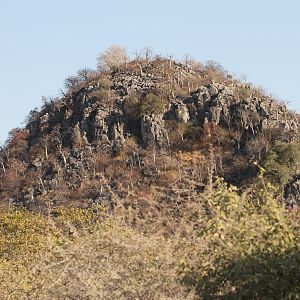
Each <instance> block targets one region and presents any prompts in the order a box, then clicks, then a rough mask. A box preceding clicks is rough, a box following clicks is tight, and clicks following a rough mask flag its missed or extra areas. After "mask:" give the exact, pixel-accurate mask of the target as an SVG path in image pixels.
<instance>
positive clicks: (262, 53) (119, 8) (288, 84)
mask: <svg viewBox="0 0 300 300" xmlns="http://www.w3.org/2000/svg"><path fill="white" fill-rule="evenodd" d="M299 10H300V3H298V2H297V1H296V0H295V1H291V0H290V1H285V2H284V3H283V2H281V1H265V2H264V3H261V2H259V1H258V0H255V1H252V2H251V3H248V4H247V3H245V2H244V3H241V1H237V0H231V1H226V3H223V2H222V1H216V0H215V1H210V2H209V3H206V2H205V1H196V0H187V1H185V2H184V3H173V2H172V1H169V0H166V1H164V2H163V3H162V2H161V1H157V0H154V1H152V2H151V5H149V4H145V3H141V2H140V1H136V0H131V1H127V2H126V3H124V2H122V1H116V0H115V1H110V2H109V3H99V1H96V0H90V1H87V2H85V3H82V2H81V1H71V0H65V1H64V2H61V1H58V0H54V1H51V2H50V1H45V2H44V3H41V2H39V1H37V0H29V1H27V2H26V3H23V2H21V1H11V2H9V3H8V2H3V1H0V17H1V18H0V25H1V27H0V37H1V42H2V43H1V44H2V47H1V49H0V66H1V68H0V79H1V85H2V91H1V100H0V104H1V110H0V126H1V131H0V142H3V141H4V140H5V139H6V137H7V133H8V131H9V130H11V129H12V128H14V127H20V125H21V123H22V121H23V120H24V119H25V117H26V116H27V115H28V113H29V112H30V110H32V109H34V108H35V107H39V106H40V105H41V104H42V102H41V98H42V96H50V97H54V96H57V95H58V94H59V93H60V92H59V91H60V89H61V88H63V81H64V79H65V78H66V77H68V76H70V75H72V74H75V73H76V72H77V71H78V70H79V69H81V68H83V67H87V68H96V57H97V55H98V53H100V52H103V51H105V49H106V48H108V47H109V46H111V45H113V44H118V45H121V46H124V47H126V48H127V49H128V53H129V54H130V55H131V56H132V55H133V53H134V52H135V51H136V50H139V49H141V48H143V47H145V46H149V47H151V48H153V49H154V51H155V52H156V53H158V54H161V55H168V54H172V55H173V56H174V58H176V59H179V60H180V59H182V58H183V56H184V55H185V54H190V55H191V56H192V57H193V58H194V59H196V60H199V61H201V62H205V61H207V60H215V61H217V62H219V63H221V64H222V65H223V66H224V68H225V69H227V70H228V71H229V72H230V73H235V74H236V76H237V77H241V78H242V77H246V78H247V81H249V82H251V83H253V84H255V85H258V86H262V87H263V88H265V89H266V90H267V92H269V93H271V94H272V95H274V97H275V98H278V99H279V100H285V101H287V102H289V107H290V108H291V109H296V110H297V111H300V95H299V94H300V93H299V91H298V81H299V74H298V72H299V71H298V70H299V69H300V60H299V57H298V53H299V51H300V21H299V18H298V16H297V14H298V12H299Z"/></svg>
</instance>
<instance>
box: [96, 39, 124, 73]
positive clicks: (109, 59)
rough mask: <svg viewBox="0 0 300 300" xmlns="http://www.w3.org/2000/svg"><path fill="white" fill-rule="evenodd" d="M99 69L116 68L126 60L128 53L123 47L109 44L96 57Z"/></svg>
mask: <svg viewBox="0 0 300 300" xmlns="http://www.w3.org/2000/svg"><path fill="white" fill-rule="evenodd" d="M97 61H98V68H99V70H112V69H117V68H119V67H120V66H121V65H123V64H126V62H127V61H128V54H127V51H126V49H125V48H124V47H121V46H116V45H114V46H111V47H109V48H108V49H107V50H106V51H105V52H104V53H102V54H100V55H99V56H98V57H97Z"/></svg>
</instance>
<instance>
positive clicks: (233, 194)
mask: <svg viewBox="0 0 300 300" xmlns="http://www.w3.org/2000/svg"><path fill="white" fill-rule="evenodd" d="M203 218H204V220H206V221H203V228H202V229H201V230H200V232H199V234H200V237H201V246H199V245H197V246H196V247H195V249H194V252H192V254H191V255H195V256H196V259H195V260H193V261H192V262H190V263H189V264H188V265H187V266H185V265H184V267H183V275H184V276H183V282H185V283H186V284H188V285H191V286H194V287H195V288H196V290H197V293H198V295H199V296H201V297H202V298H203V299H299V297H300V271H299V270H300V255H299V250H300V248H299V227H298V225H296V224H293V223H292V222H291V220H290V218H289V216H288V215H287V213H286V211H285V210H284V208H282V207H281V206H280V205H279V203H278V202H277V201H276V200H275V199H274V197H273V195H272V193H270V192H268V191H267V190H266V189H265V190H264V189H262V190H261V191H260V192H259V194H258V195H257V197H256V199H252V197H251V196H250V195H247V194H243V195H242V196H240V195H239V194H238V193H237V191H236V188H234V187H232V186H227V185H226V184H224V183H222V182H220V183H219V185H218V189H217V191H216V192H215V193H213V195H212V196H211V197H210V198H209V201H208V203H207V207H206V213H205V214H203Z"/></svg>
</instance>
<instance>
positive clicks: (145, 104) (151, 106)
mask: <svg viewBox="0 0 300 300" xmlns="http://www.w3.org/2000/svg"><path fill="white" fill-rule="evenodd" d="M164 109H165V102H164V101H163V100H162V99H161V98H160V97H159V96H156V95H154V94H153V93H149V94H148V95H147V96H146V97H145V98H143V99H142V101H141V103H140V107H139V115H140V117H142V116H145V115H149V114H162V113H163V112H164Z"/></svg>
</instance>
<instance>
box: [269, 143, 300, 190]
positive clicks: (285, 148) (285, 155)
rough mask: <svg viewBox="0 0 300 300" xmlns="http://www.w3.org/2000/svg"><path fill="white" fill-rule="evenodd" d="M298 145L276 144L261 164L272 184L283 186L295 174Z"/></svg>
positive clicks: (297, 164)
mask: <svg viewBox="0 0 300 300" xmlns="http://www.w3.org/2000/svg"><path fill="white" fill-rule="evenodd" d="M299 163H300V144H299V143H283V142H276V143H275V144H274V146H273V147H272V148H271V149H270V151H269V152H268V153H267V156H266V158H265V160H264V162H263V166H264V168H265V169H266V170H267V175H268V177H269V178H270V179H271V181H273V182H274V183H278V184H285V183H287V181H288V180H289V179H291V177H292V175H294V174H295V173H296V172H297V169H298V167H299Z"/></svg>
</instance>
